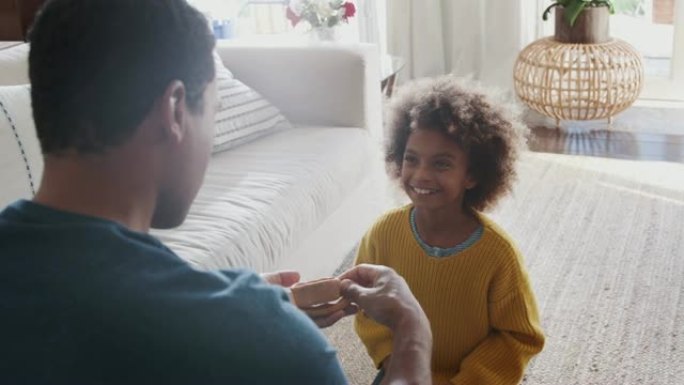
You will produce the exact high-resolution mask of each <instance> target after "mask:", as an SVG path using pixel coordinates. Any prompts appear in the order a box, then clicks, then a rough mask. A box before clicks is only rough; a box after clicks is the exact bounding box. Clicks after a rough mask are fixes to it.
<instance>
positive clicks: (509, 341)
mask: <svg viewBox="0 0 684 385" xmlns="http://www.w3.org/2000/svg"><path fill="white" fill-rule="evenodd" d="M514 260H515V262H516V263H513V264H511V266H510V267H508V268H507V269H503V271H502V272H501V274H497V276H496V277H495V279H494V282H493V284H492V287H491V289H492V290H491V291H490V292H492V293H501V294H499V295H500V297H499V298H496V297H495V296H492V297H490V301H489V319H490V326H491V329H492V330H491V332H490V334H489V336H488V337H487V338H486V339H485V340H483V341H482V343H480V345H478V346H477V347H476V348H475V350H473V352H472V353H470V354H469V355H468V356H467V357H466V358H465V359H464V360H463V361H462V362H461V368H460V371H459V373H458V375H456V377H454V378H452V379H451V383H452V384H458V385H464V384H489V385H504V384H505V385H509V384H510V385H516V384H518V383H519V382H520V380H521V379H522V377H523V374H524V372H525V368H526V367H527V363H528V362H529V361H530V359H531V358H532V357H533V356H534V355H536V354H537V353H539V352H540V351H541V350H542V348H543V347H544V334H543V332H542V329H541V326H540V322H539V314H538V311H537V305H536V301H535V299H534V294H533V292H532V289H531V287H530V284H529V280H528V278H527V273H526V271H525V268H524V265H523V264H522V261H521V258H520V255H518V254H517V252H516V257H515V259H514Z"/></svg>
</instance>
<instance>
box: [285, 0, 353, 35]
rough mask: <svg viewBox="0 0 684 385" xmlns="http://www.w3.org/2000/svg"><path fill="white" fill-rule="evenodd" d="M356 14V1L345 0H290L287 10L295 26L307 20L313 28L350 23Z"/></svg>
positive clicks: (287, 15)
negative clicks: (350, 19)
mask: <svg viewBox="0 0 684 385" xmlns="http://www.w3.org/2000/svg"><path fill="white" fill-rule="evenodd" d="M355 14H356V6H354V3H352V2H350V1H344V0H290V4H289V5H288V6H287V10H286V17H287V19H288V20H290V22H291V23H292V26H293V27H294V26H296V25H297V24H299V22H300V21H306V22H308V23H309V25H311V28H312V29H317V28H325V27H328V28H332V27H334V26H336V25H338V24H340V23H342V22H344V23H348V22H349V18H351V17H353V16H354V15H355Z"/></svg>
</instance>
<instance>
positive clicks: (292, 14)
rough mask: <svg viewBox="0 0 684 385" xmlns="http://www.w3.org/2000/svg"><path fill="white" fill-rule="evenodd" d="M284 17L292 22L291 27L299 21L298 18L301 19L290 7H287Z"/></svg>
mask: <svg viewBox="0 0 684 385" xmlns="http://www.w3.org/2000/svg"><path fill="white" fill-rule="evenodd" d="M285 17H287V19H288V20H290V23H292V26H293V27H294V26H295V25H297V23H299V21H300V20H302V18H301V17H300V16H299V15H297V14H296V13H295V12H294V11H293V10H292V8H290V7H287V11H286V12H285Z"/></svg>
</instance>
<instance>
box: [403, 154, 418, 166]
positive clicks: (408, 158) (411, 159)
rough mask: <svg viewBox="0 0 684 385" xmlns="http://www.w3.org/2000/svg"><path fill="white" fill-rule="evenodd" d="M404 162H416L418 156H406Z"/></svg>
mask: <svg viewBox="0 0 684 385" xmlns="http://www.w3.org/2000/svg"><path fill="white" fill-rule="evenodd" d="M404 163H406V164H416V157H415V156H412V155H405V156H404Z"/></svg>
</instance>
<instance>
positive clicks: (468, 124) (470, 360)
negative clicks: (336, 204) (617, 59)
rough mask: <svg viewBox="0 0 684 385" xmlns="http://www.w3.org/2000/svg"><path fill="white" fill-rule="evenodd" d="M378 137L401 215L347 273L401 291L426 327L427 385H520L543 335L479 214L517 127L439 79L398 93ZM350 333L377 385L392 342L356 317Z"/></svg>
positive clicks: (520, 278) (374, 234)
mask: <svg viewBox="0 0 684 385" xmlns="http://www.w3.org/2000/svg"><path fill="white" fill-rule="evenodd" d="M388 128H389V132H390V134H389V135H390V141H389V145H388V148H387V153H386V162H387V164H388V166H389V169H390V171H391V173H392V175H393V176H394V177H396V178H397V179H398V181H399V183H400V185H401V187H402V188H403V190H404V191H405V192H406V194H407V195H408V197H409V198H410V200H411V204H409V205H407V206H405V207H402V208H399V209H395V210H393V211H390V212H389V213H387V214H385V215H384V216H383V217H381V218H380V219H379V220H378V221H377V222H376V223H375V225H373V227H372V228H371V229H370V230H369V231H368V233H367V234H366V235H365V237H364V238H363V240H362V242H361V245H360V247H359V251H358V254H357V258H356V263H357V264H360V263H370V264H381V265H386V266H390V267H392V268H394V269H395V270H396V271H397V272H398V273H399V274H401V275H402V276H403V277H404V279H406V281H407V282H408V284H409V286H410V287H411V290H412V291H413V293H414V295H415V296H416V298H417V299H418V301H419V302H420V304H421V306H422V307H423V309H424V310H425V313H426V314H427V316H428V318H429V320H430V324H431V327H432V333H433V338H434V348H433V358H432V372H433V381H434V383H435V384H487V385H495V384H511V385H513V384H518V383H519V382H520V380H521V379H522V376H523V373H524V370H525V367H526V365H527V363H528V362H529V360H530V358H532V357H533V356H534V355H535V354H537V353H539V352H540V351H541V350H542V347H543V346H544V335H543V334H542V330H541V327H540V325H539V316H538V313H537V306H536V303H535V299H534V294H533V293H532V290H531V288H530V283H529V280H528V276H527V272H526V271H525V266H524V263H523V260H522V256H521V255H520V252H519V251H518V250H517V248H516V247H515V245H514V243H513V241H512V240H511V239H510V238H509V237H508V236H507V235H506V234H505V233H504V231H503V230H502V229H501V228H499V227H498V226H497V225H496V224H495V223H494V222H492V221H491V220H490V219H489V218H488V217H487V216H485V215H484V214H482V212H483V211H484V210H485V209H488V208H491V207H492V206H493V205H494V204H495V202H496V201H497V200H498V199H499V198H501V197H502V196H503V195H504V194H506V193H507V192H509V191H510V188H511V184H512V181H513V179H514V176H515V170H514V164H515V161H516V159H517V156H518V152H519V149H520V148H521V147H522V143H523V132H524V131H525V126H524V125H522V123H520V122H519V121H518V120H517V119H516V118H515V117H514V116H513V115H512V114H510V113H509V112H508V111H507V110H506V109H504V108H502V107H500V106H497V105H494V104H492V103H490V101H488V99H487V98H486V97H485V96H484V95H483V94H480V93H478V92H476V91H473V90H471V89H469V88H467V87H465V86H464V85H462V84H461V83H459V81H458V80H457V79H456V78H454V77H452V76H445V77H440V78H436V79H427V80H421V81H417V82H414V83H411V84H408V85H406V86H404V87H403V88H402V89H401V90H400V92H399V94H398V95H396V96H395V97H394V98H393V99H392V101H391V104H390V106H389V110H388ZM355 328H356V331H357V333H358V335H359V337H360V338H361V339H362V341H363V342H364V344H365V345H366V348H367V349H368V353H369V354H370V356H371V357H372V359H373V361H374V362H375V364H376V365H377V367H378V368H380V369H381V370H380V373H379V375H378V377H377V378H376V382H379V381H380V380H381V378H382V373H383V371H382V368H383V367H386V366H387V365H388V362H389V361H390V360H391V359H392V357H391V356H390V352H391V349H392V335H391V334H390V332H389V330H388V329H386V328H384V327H383V326H381V325H379V324H377V323H375V322H373V321H372V320H370V319H369V318H368V317H366V316H365V315H364V314H363V313H360V314H358V315H357V317H356V320H355Z"/></svg>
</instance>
